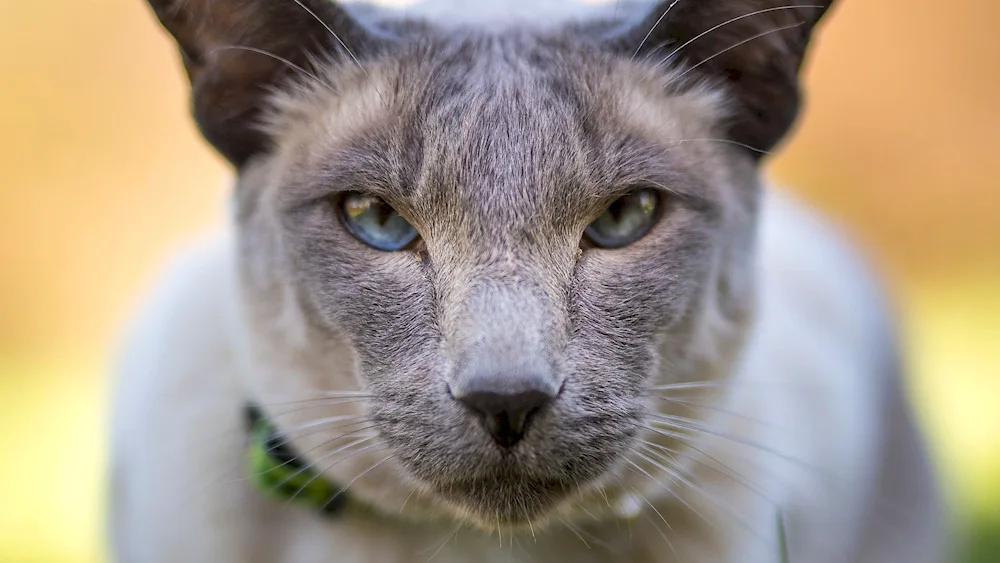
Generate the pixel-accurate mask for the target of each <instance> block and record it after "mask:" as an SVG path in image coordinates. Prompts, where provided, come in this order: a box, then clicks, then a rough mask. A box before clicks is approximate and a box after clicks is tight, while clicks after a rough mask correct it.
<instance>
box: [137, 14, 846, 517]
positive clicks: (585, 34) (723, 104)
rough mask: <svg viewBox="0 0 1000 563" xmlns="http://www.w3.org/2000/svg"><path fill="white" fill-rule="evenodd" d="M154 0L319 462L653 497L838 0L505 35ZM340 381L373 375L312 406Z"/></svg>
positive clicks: (375, 479) (548, 509) (421, 478)
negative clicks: (678, 389)
mask: <svg viewBox="0 0 1000 563" xmlns="http://www.w3.org/2000/svg"><path fill="white" fill-rule="evenodd" d="M151 1H152V4H153V5H154V7H155V9H156V12H157V15H158V16H159V18H160V19H161V21H162V22H163V23H164V24H165V26H166V27H167V28H168V29H169V30H170V31H171V32H172V33H173V34H174V36H175V37H176V38H177V40H178V42H179V44H180V47H181V52H182V55H183V59H184V64H185V67H186V69H187V71H188V74H189V77H190V79H191V82H192V87H193V107H194V114H195V117H196V119H197V122H198V124H199V126H200V129H201V131H202V132H203V134H204V136H205V138H206V139H207V140H208V141H209V142H210V143H211V144H213V145H214V146H215V147H216V148H217V149H218V150H219V152H221V153H222V154H223V155H224V156H225V157H226V158H227V159H229V160H230V161H231V162H232V163H233V164H234V165H235V166H236V167H237V168H238V170H239V172H240V180H239V184H238V186H237V187H236V193H235V200H236V211H235V214H236V224H237V231H238V241H239V257H238V259H239V266H240V275H241V297H240V299H241V304H242V310H243V314H244V322H243V324H242V326H243V327H244V329H245V331H246V333H245V335H244V342H243V346H244V347H245V351H246V353H247V359H248V361H247V362H246V363H247V365H246V372H247V393H248V399H253V400H255V401H257V402H259V403H261V404H262V405H263V406H264V408H265V410H268V411H269V412H270V413H271V415H272V416H273V417H274V418H275V420H277V421H278V424H279V426H281V427H283V428H285V429H286V430H287V431H288V433H289V435H290V436H291V437H292V438H293V439H294V444H295V445H296V448H297V449H298V450H299V451H301V452H303V454H304V456H305V457H306V459H308V460H309V461H310V462H311V463H313V464H314V465H315V467H317V468H318V469H321V470H325V471H326V472H327V475H328V476H330V477H332V478H334V479H337V480H340V481H341V482H351V483H352V490H353V491H354V494H355V495H357V496H359V497H361V498H363V499H364V500H367V501H368V502H370V503H373V504H376V505H380V506H384V507H385V508H387V509H389V510H397V509H398V508H399V503H401V502H403V499H404V498H407V497H408V496H409V495H410V493H411V492H412V491H413V490H417V491H418V494H417V497H419V498H420V501H419V502H416V501H415V503H416V504H420V503H422V504H423V506H425V507H426V506H430V507H447V508H448V510H450V511H454V512H458V513H461V514H464V515H465V516H466V517H468V518H469V519H471V520H474V521H478V522H481V523H484V524H485V525H488V526H494V525H496V522H497V521H498V520H499V521H503V522H507V523H510V524H518V523H521V522H525V521H527V519H529V518H530V519H533V520H536V521H537V520H538V519H540V518H542V519H544V517H545V516H546V515H548V514H551V513H553V512H554V511H556V510H558V509H566V507H567V506H568V505H569V504H570V503H569V502H568V499H571V498H583V497H586V496H587V495H588V494H591V493H592V491H594V490H595V488H596V487H598V486H601V485H606V486H607V487H609V488H612V489H613V488H615V487H626V488H628V487H640V488H645V487H646V485H644V484H639V481H641V480H643V479H644V477H643V476H642V475H640V474H639V473H637V472H629V471H624V469H625V468H627V467H628V466H627V463H628V461H627V460H628V459H630V456H632V455H633V451H634V449H635V448H636V447H637V446H638V445H639V444H641V442H640V439H646V440H649V441H654V442H655V441H662V440H665V439H668V438H669V437H670V436H669V435H667V434H663V433H660V434H656V433H653V432H652V431H651V430H650V429H649V427H650V424H649V422H650V420H651V418H650V417H652V416H655V415H654V413H669V412H671V408H672V407H671V403H669V402H665V401H661V400H659V399H657V398H656V390H655V387H656V386H658V385H665V384H669V383H675V382H682V381H691V380H699V381H700V380H706V379H714V378H724V377H726V376H727V374H728V372H729V371H730V367H731V363H732V362H733V361H734V358H735V356H736V354H737V353H738V350H739V348H740V345H741V340H742V337H743V333H744V331H745V327H746V324H747V323H748V319H749V318H750V316H751V311H752V306H753V298H752V295H753V266H752V262H753V239H754V231H755V215H756V202H757V199H758V195H759V193H758V192H759V185H758V182H759V180H758V165H759V160H760V158H761V155H762V154H763V153H764V152H765V151H768V150H770V149H771V148H772V147H774V146H775V144H776V143H778V142H779V141H780V139H781V138H782V137H783V136H784V135H785V133H786V132H787V131H788V129H789V127H790V126H791V125H792V123H793V121H794V119H795V117H796V114H797V112H798V107H799V86H798V71H799V67H800V64H801V62H802V58H803V54H804V50H805V48H806V44H807V42H808V40H809V37H810V33H811V31H812V29H813V27H814V24H815V23H816V22H817V21H818V20H819V18H820V17H821V15H822V14H823V12H824V11H825V9H826V7H827V5H828V4H829V3H830V2H829V0H826V1H823V0H814V1H806V0H785V1H778V0H677V1H674V0H670V1H665V2H662V3H660V4H659V5H655V6H650V7H647V8H646V9H645V10H644V12H643V13H642V14H638V15H636V16H635V17H632V16H626V14H625V11H624V9H623V10H622V11H621V12H620V13H619V14H618V16H619V17H618V18H617V19H616V18H612V17H608V18H607V19H603V20H602V19H598V20H595V21H593V22H589V23H581V24H565V25H553V26H548V27H539V28H537V29H528V28H525V27H524V26H520V27H504V28H495V29H491V30H481V29H474V28H468V27H455V28H447V27H443V26H438V25H436V24H432V23H427V22H421V21H391V20H382V19H379V18H378V17H376V16H374V15H372V14H371V13H368V12H363V11H361V10H359V11H358V12H357V14H355V15H351V14H350V13H348V12H347V11H345V10H344V8H342V7H341V6H338V5H337V4H334V3H331V2H328V1H326V0H301V1H299V0H151ZM362 13H363V14H366V15H364V16H359V15H358V14H362ZM609 13H610V12H609ZM326 391H330V392H343V391H354V392H356V393H360V394H357V395H354V394H350V393H345V394H343V395H336V393H330V396H331V397H336V398H331V399H329V400H326V401H315V402H312V403H295V404H292V405H289V404H288V403H287V399H288V398H292V399H295V400H301V399H310V398H316V397H322V396H323V393H324V392H326ZM279 404H285V406H284V407H279V406H277V405H279ZM296 405H298V406H296ZM289 406H291V407H295V408H289ZM350 413H357V415H358V416H360V417H363V418H354V419H352V418H349V416H350ZM685 414H686V415H687V416H691V411H690V410H688V411H685ZM307 428H308V430H306V429H307ZM369 436H370V438H369ZM366 438H369V439H366ZM678 447H681V446H678Z"/></svg>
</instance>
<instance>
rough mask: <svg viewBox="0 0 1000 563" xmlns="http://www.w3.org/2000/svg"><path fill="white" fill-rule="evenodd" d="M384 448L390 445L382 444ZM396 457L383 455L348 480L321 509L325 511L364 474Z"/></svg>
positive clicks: (394, 455)
mask: <svg viewBox="0 0 1000 563" xmlns="http://www.w3.org/2000/svg"><path fill="white" fill-rule="evenodd" d="M382 448H383V449H384V448H388V446H385V445H383V446H382ZM352 455H353V454H352ZM394 457H396V454H389V455H387V456H385V457H383V458H382V459H381V460H380V461H378V462H376V463H374V464H372V466H371V467H369V468H368V469H365V470H364V471H362V472H361V473H359V474H358V475H357V476H355V477H354V478H353V479H351V480H350V481H348V482H347V484H346V485H344V487H343V488H342V489H341V490H340V492H339V493H337V494H335V495H333V496H331V497H330V499H329V500H327V501H326V503H324V504H323V506H321V507H320V511H324V510H326V507H328V506H330V503H331V502H333V501H334V500H336V499H337V497H339V496H340V495H341V494H343V492H344V491H346V490H348V489H350V488H351V487H352V486H353V485H354V483H356V482H357V481H358V479H360V478H362V477H364V476H365V475H367V474H368V473H371V472H372V471H374V470H375V469H376V468H377V467H379V466H380V465H382V464H383V463H385V462H387V461H389V460H390V459H392V458H394ZM341 461H343V460H341ZM337 463H340V462H339V461H338V462H337ZM329 469H330V468H329V467H327V468H326V469H325V470H324V472H326V471H328V470H329Z"/></svg>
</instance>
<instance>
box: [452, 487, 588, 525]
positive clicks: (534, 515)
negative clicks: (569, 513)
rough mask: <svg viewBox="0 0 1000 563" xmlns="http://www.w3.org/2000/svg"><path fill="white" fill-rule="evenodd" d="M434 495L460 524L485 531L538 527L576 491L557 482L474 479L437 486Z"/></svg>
mask: <svg viewBox="0 0 1000 563" xmlns="http://www.w3.org/2000/svg"><path fill="white" fill-rule="evenodd" d="M433 490H434V493H435V495H436V496H437V497H439V498H440V499H441V500H442V501H443V502H444V503H445V504H447V505H448V506H449V507H450V508H451V510H452V511H454V512H455V513H457V515H458V516H460V517H461V518H462V519H463V520H466V521H468V522H470V523H473V524H476V525H479V526H481V527H482V528H484V529H486V530H496V529H497V526H498V525H499V526H503V527H505V528H521V527H523V528H528V527H530V526H537V525H538V524H539V523H541V522H544V521H545V520H547V519H548V518H549V517H550V516H551V515H552V514H554V513H555V512H556V511H557V509H558V507H559V506H560V505H561V504H563V501H565V500H566V499H567V498H568V497H570V496H571V495H572V494H573V493H574V492H575V490H576V488H575V487H574V486H572V485H571V484H570V483H567V482H564V481H559V480H554V479H553V480H539V479H518V480H516V481H514V480H512V481H503V480H490V479H477V480H470V481H458V482H451V483H446V484H440V485H438V486H435V487H434V488H433Z"/></svg>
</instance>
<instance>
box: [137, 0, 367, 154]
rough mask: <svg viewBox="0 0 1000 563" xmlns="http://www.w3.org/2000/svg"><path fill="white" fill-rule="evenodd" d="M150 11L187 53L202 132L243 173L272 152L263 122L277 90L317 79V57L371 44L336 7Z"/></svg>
mask: <svg viewBox="0 0 1000 563" xmlns="http://www.w3.org/2000/svg"><path fill="white" fill-rule="evenodd" d="M149 3H150V5H151V6H152V7H153V10H154V11H155V12H156V16H157V17H158V18H159V19H160V22H161V23H162V24H163V26H164V27H165V28H166V29H167V30H168V31H169V32H170V33H171V34H172V35H173V36H174V38H175V39H176V40H177V44H178V46H179V47H180V52H181V57H182V59H183V62H184V68H185V69H186V70H187V74H188V78H189V79H190V81H191V103H192V110H193V113H194V117H195V120H196V121H197V123H198V128H199V129H200V130H201V133H202V135H204V137H205V139H206V140H208V142H209V143H211V144H212V145H213V146H215V148H216V149H217V150H218V151H219V152H220V153H222V155H223V156H224V157H226V158H227V159H228V160H229V161H230V162H232V163H233V164H234V165H236V166H237V167H240V166H242V165H243V163H245V162H246V161H247V159H249V158H250V157H251V156H253V155H255V154H257V153H259V152H261V151H262V150H265V149H266V147H267V142H268V140H267V138H266V137H265V135H264V134H263V133H262V132H261V130H260V129H259V128H258V120H259V118H260V113H261V109H262V105H263V103H264V102H265V98H266V96H267V95H268V93H269V92H270V91H272V90H273V88H274V87H276V86H278V85H279V84H281V83H282V81H284V80H286V79H287V78H288V77H290V76H292V75H294V74H303V73H302V71H305V72H308V73H310V74H314V71H315V69H313V68H311V63H312V61H314V60H316V59H317V58H318V57H322V56H324V55H330V54H333V53H338V52H343V51H346V50H348V49H349V50H350V51H351V52H353V53H357V52H359V50H362V49H365V48H366V47H368V45H369V43H370V42H371V41H372V36H371V35H370V34H369V33H368V32H366V31H365V29H364V28H363V27H362V25H361V24H360V23H358V22H356V21H355V20H353V19H352V18H351V17H350V16H349V15H348V14H347V13H346V12H344V10H343V9H342V8H341V7H339V6H338V5H337V4H335V3H334V2H333V1H331V0H149ZM295 67H299V68H298V69H296V68H295ZM300 69H301V70H300ZM307 76H308V75H307Z"/></svg>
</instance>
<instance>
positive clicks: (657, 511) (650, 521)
mask: <svg viewBox="0 0 1000 563" xmlns="http://www.w3.org/2000/svg"><path fill="white" fill-rule="evenodd" d="M632 492H633V493H635V494H636V495H637V496H638V497H639V498H640V499H642V501H643V502H645V503H646V505H648V506H649V508H651V509H652V510H653V512H655V513H656V515H657V516H659V517H660V521H662V522H663V525H664V526H666V527H667V529H668V530H670V531H671V532H673V531H674V528H673V526H671V525H670V523H669V522H667V519H666V518H664V517H663V514H661V513H660V511H659V510H657V508H656V506H654V505H653V503H651V502H649V499H648V498H646V495H644V494H642V493H640V492H639V491H638V490H637V489H635V488H632ZM646 519H647V520H648V521H649V523H650V524H651V525H652V526H653V529H654V530H656V531H657V532H659V534H660V537H662V538H663V541H665V542H667V547H669V548H670V551H672V552H673V554H674V559H675V560H676V561H680V555H678V553H677V549H676V548H675V547H674V542H672V541H670V538H669V537H667V534H666V532H664V531H663V530H662V529H661V528H660V526H659V525H658V524H657V523H656V522H654V521H653V519H652V518H650V517H649V515H648V514H647V515H646Z"/></svg>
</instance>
